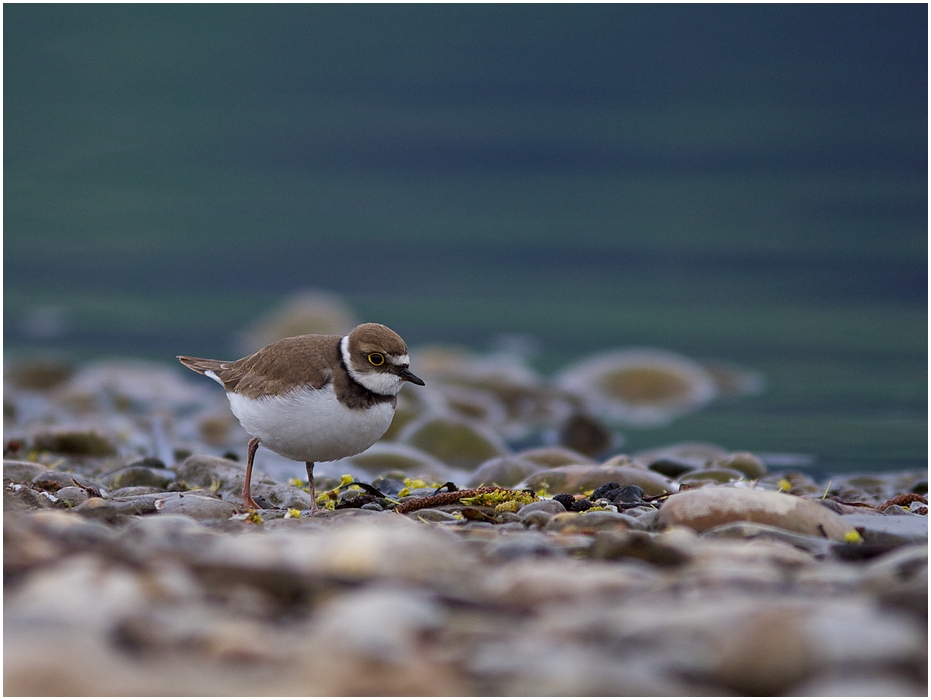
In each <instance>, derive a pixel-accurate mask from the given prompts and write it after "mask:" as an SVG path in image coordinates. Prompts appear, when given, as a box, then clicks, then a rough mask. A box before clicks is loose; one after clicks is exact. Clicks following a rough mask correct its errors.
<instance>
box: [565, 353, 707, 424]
mask: <svg viewBox="0 0 931 700" xmlns="http://www.w3.org/2000/svg"><path fill="white" fill-rule="evenodd" d="M554 381H555V382H556V384H557V386H558V387H559V388H561V389H563V390H564V391H567V392H570V393H573V394H575V395H577V396H579V397H580V398H581V399H582V400H583V401H584V402H585V404H586V407H587V408H588V410H589V411H591V412H592V413H594V414H596V415H606V416H608V417H609V419H611V420H615V421H618V422H621V423H625V424H628V425H639V426H648V425H664V424H666V423H668V422H669V421H671V420H672V419H673V418H675V417H677V416H680V415H682V414H684V413H687V412H689V411H693V410H695V409H697V408H700V407H702V406H704V405H705V404H707V403H708V402H709V401H711V400H712V399H714V398H715V397H716V396H717V395H718V389H717V384H716V383H715V380H714V377H713V376H712V375H711V374H710V373H709V372H708V371H707V370H706V369H705V368H704V367H702V366H701V365H700V364H698V363H696V362H693V361H692V360H689V359H688V358H686V357H683V356H681V355H677V354H675V353H672V352H668V351H665V350H654V349H649V348H637V349H630V350H618V351H613V352H607V353H603V354H600V355H596V356H593V357H591V358H587V359H585V360H582V361H580V362H578V363H576V364H574V365H571V366H570V367H567V368H566V369H565V370H563V371H562V372H561V373H560V374H559V375H557V376H556V377H555V379H554Z"/></svg>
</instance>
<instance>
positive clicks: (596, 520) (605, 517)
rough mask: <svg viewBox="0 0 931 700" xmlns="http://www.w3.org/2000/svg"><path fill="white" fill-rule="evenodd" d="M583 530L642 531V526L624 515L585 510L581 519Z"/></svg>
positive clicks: (634, 519)
mask: <svg viewBox="0 0 931 700" xmlns="http://www.w3.org/2000/svg"><path fill="white" fill-rule="evenodd" d="M582 524H583V527H585V528H591V529H592V530H594V531H595V532H601V531H603V530H619V531H620V530H643V529H644V526H643V524H642V523H641V522H640V521H639V520H637V519H636V518H634V517H631V516H630V515H627V514H625V513H616V512H614V511H612V510H587V511H585V515H584V517H583V518H582Z"/></svg>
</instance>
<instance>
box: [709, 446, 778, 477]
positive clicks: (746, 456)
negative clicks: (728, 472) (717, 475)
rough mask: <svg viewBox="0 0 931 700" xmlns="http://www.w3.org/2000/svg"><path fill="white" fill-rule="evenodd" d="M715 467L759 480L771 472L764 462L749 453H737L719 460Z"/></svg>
mask: <svg viewBox="0 0 931 700" xmlns="http://www.w3.org/2000/svg"><path fill="white" fill-rule="evenodd" d="M715 466H717V467H721V468H724V469H736V470H737V471H739V472H740V473H742V474H743V475H744V476H745V477H747V478H748V479H759V478H760V477H762V476H764V475H766V474H767V473H768V472H769V470H768V469H767V468H766V465H765V464H763V460H761V459H760V458H759V457H757V456H756V455H754V454H751V453H749V452H735V453H734V454H732V455H728V456H727V457H725V458H724V459H719V460H717V461H716V462H715Z"/></svg>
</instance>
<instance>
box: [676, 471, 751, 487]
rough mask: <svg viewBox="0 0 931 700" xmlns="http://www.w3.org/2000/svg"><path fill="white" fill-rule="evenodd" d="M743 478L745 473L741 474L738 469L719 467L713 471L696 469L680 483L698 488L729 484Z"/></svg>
mask: <svg viewBox="0 0 931 700" xmlns="http://www.w3.org/2000/svg"><path fill="white" fill-rule="evenodd" d="M743 478H744V474H743V472H739V471H737V470H736V469H725V468H724V467H717V468H713V469H696V470H694V471H690V472H688V473H686V474H683V475H682V476H681V477H679V481H680V482H681V483H683V484H688V485H690V486H697V485H701V484H711V483H714V484H727V483H729V482H731V481H740V480H741V479H743Z"/></svg>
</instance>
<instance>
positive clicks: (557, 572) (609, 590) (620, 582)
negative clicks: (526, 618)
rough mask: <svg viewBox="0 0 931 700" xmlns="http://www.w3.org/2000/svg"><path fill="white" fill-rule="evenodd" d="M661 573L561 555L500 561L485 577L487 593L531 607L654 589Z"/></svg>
mask: <svg viewBox="0 0 931 700" xmlns="http://www.w3.org/2000/svg"><path fill="white" fill-rule="evenodd" d="M659 581H660V576H659V575H658V574H655V573H653V572H652V571H651V570H650V569H649V568H648V567H647V566H640V565H639V563H636V564H633V565H630V566H627V565H624V566H621V565H618V564H617V563H614V562H610V563H609V562H601V561H579V560H572V559H568V558H565V557H560V558H542V559H541V558H533V559H531V558H518V559H516V560H513V561H512V562H510V563H507V564H504V565H499V566H497V567H495V569H494V570H492V571H490V572H489V574H488V576H486V577H485V578H484V579H483V581H482V589H483V590H484V591H485V592H486V594H487V595H490V596H492V598H493V599H494V600H497V601H500V602H501V603H505V604H509V605H516V606H520V607H530V606H536V605H540V604H542V603H552V602H560V603H565V602H567V601H571V600H580V601H590V600H594V599H597V598H598V597H599V596H611V597H616V596H622V595H629V594H632V593H637V592H643V591H648V590H651V589H655V588H656V587H657V586H658V584H659Z"/></svg>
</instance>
